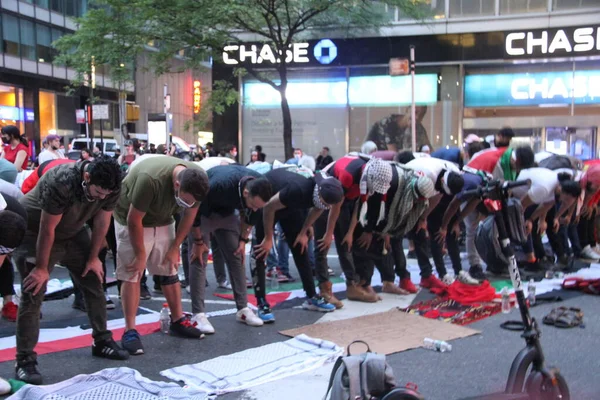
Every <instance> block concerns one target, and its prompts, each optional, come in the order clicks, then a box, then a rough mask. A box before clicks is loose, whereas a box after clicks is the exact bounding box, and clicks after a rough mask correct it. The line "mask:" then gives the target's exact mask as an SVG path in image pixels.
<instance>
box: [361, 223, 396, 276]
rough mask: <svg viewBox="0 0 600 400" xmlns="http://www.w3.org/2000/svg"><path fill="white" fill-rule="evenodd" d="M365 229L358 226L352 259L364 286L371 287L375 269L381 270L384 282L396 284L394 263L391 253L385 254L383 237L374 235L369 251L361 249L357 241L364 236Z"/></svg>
mask: <svg viewBox="0 0 600 400" xmlns="http://www.w3.org/2000/svg"><path fill="white" fill-rule="evenodd" d="M363 232H364V231H363V229H362V227H361V226H360V225H358V226H357V227H356V229H355V231H354V242H355V244H354V245H352V258H353V260H354V266H355V268H356V274H357V275H358V277H359V279H360V281H361V283H363V285H369V286H370V285H371V279H372V278H373V272H374V271H375V267H377V269H378V270H379V274H380V275H381V281H382V282H394V278H395V276H394V261H393V258H392V255H391V254H390V253H391V252H388V254H385V255H384V254H383V247H384V242H383V239H381V237H379V236H377V235H373V240H372V242H371V246H369V248H368V249H365V248H362V247H359V245H358V243H356V240H357V239H358V238H359V237H360V235H362V233H363Z"/></svg>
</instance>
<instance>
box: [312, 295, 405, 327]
mask: <svg viewBox="0 0 600 400" xmlns="http://www.w3.org/2000/svg"><path fill="white" fill-rule="evenodd" d="M379 296H380V297H381V301H378V302H377V303H363V302H360V301H350V300H344V301H343V303H344V307H343V308H341V309H339V310H336V311H335V312H332V313H326V314H325V315H323V316H322V317H321V318H319V320H318V321H317V322H316V323H317V324H322V323H324V322H329V321H341V320H343V319H350V318H356V317H362V316H364V315H371V314H377V313H382V312H386V311H390V310H393V309H396V308H406V307H408V306H410V305H411V304H412V302H413V300H414V299H415V297H416V294H411V295H407V296H399V295H396V294H389V293H379Z"/></svg>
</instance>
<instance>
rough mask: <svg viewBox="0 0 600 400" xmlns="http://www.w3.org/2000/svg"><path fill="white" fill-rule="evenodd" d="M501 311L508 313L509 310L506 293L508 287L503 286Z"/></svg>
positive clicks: (508, 298) (508, 299)
mask: <svg viewBox="0 0 600 400" xmlns="http://www.w3.org/2000/svg"><path fill="white" fill-rule="evenodd" d="M500 293H501V294H502V313H503V314H508V313H509V312H510V309H511V307H510V296H509V295H508V288H506V287H503V288H502V292H500Z"/></svg>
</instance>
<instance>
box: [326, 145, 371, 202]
mask: <svg viewBox="0 0 600 400" xmlns="http://www.w3.org/2000/svg"><path fill="white" fill-rule="evenodd" d="M365 165H367V162H366V161H365V160H363V159H362V158H359V157H354V156H344V157H342V158H340V159H339V160H337V161H336V162H335V164H333V166H332V167H331V168H330V169H329V175H331V176H333V177H334V178H337V180H338V181H340V183H341V184H342V187H343V188H344V194H345V197H346V199H348V200H354V199H357V198H358V197H359V196H360V178H361V177H362V171H363V169H364V168H365Z"/></svg>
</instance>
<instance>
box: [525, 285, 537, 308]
mask: <svg viewBox="0 0 600 400" xmlns="http://www.w3.org/2000/svg"><path fill="white" fill-rule="evenodd" d="M527 300H529V307H533V306H534V305H535V283H534V281H533V279H531V280H530V281H529V285H527Z"/></svg>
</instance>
